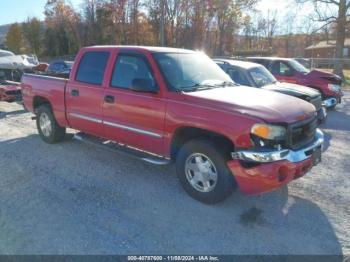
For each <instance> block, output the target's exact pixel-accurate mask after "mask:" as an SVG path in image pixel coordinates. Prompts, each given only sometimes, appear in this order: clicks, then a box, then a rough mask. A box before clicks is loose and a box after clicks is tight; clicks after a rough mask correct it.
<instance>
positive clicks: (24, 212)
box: [0, 92, 350, 255]
mask: <svg viewBox="0 0 350 262" xmlns="http://www.w3.org/2000/svg"><path fill="white" fill-rule="evenodd" d="M30 116H31V115H30V114H29V113H25V112H24V111H23V110H22V108H21V106H19V105H17V104H7V103H0V254H131V253H137V254H184V253H185V254H344V255H345V254H347V255H349V254H350V208H349V203H350V161H349V159H350V150H349V148H350V138H349V137H350V92H347V93H346V97H345V98H344V103H343V104H342V105H341V106H339V107H338V108H337V111H334V112H330V115H329V119H328V123H327V124H326V125H324V126H323V130H324V132H325V134H326V144H325V153H324V155H323V162H322V163H321V164H320V165H319V166H317V167H315V168H314V169H313V170H312V172H311V173H310V174H308V175H307V176H306V177H304V178H301V179H299V180H297V181H294V182H292V183H291V184H290V185H289V186H288V187H284V188H282V189H280V190H278V191H276V192H273V193H269V194H265V195H262V196H254V197H247V196H244V195H242V194H240V193H239V192H236V193H234V195H233V196H232V197H231V198H229V199H228V200H227V201H226V202H224V203H221V204H218V205H215V206H207V205H204V204H201V203H199V202H196V201H195V200H192V199H191V198H190V197H188V196H187V195H186V194H185V193H184V191H183V190H182V188H181V186H180V184H179V183H178V181H177V179H176V176H175V170H174V166H166V167H158V166H152V165H149V164H147V163H143V162H141V161H137V160H135V159H132V158H129V157H126V156H124V155H121V154H117V153H112V152H109V151H105V150H103V149H98V148H94V147H93V146H89V145H87V144H83V143H81V142H78V141H75V140H70V139H67V140H66V141H65V142H63V143H61V144H57V145H47V144H44V143H43V142H42V141H41V140H40V138H39V137H38V135H37V132H36V128H35V123H34V122H33V121H31V120H30Z"/></svg>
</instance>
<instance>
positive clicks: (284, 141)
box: [22, 46, 323, 203]
mask: <svg viewBox="0 0 350 262" xmlns="http://www.w3.org/2000/svg"><path fill="white" fill-rule="evenodd" d="M22 90H23V100H24V106H25V107H26V108H27V109H28V110H30V111H32V112H34V113H35V114H36V121H37V127H38V131H39V134H40V136H41V138H42V139H43V140H44V141H45V142H47V143H55V142H58V141H60V140H62V139H63V137H64V135H65V130H66V129H65V128H66V127H70V128H73V129H77V130H80V131H82V132H83V134H82V133H80V134H78V137H80V138H82V139H89V140H90V141H92V140H94V141H99V140H102V141H104V143H103V144H105V145H106V144H109V145H110V146H113V147H114V146H115V148H118V149H125V150H127V152H128V153H131V152H132V153H134V154H137V155H138V156H141V157H140V158H142V159H143V160H146V161H148V162H152V163H158V164H164V163H170V162H171V161H172V160H174V161H175V162H176V169H177V174H178V177H179V180H180V182H181V184H182V186H183V187H184V189H185V190H186V191H187V192H188V193H189V194H190V195H191V196H192V197H194V198H195V199H197V200H200V201H202V202H205V203H216V202H219V201H222V200H223V199H225V198H226V197H227V196H228V195H229V194H230V193H231V192H232V191H233V189H235V188H236V187H239V189H240V190H241V191H242V192H243V193H246V194H259V193H263V192H268V191H271V190H273V189H276V188H279V187H281V186H283V185H285V184H287V183H288V182H290V181H292V180H293V179H296V178H299V177H301V176H303V175H304V174H305V173H307V172H308V171H309V170H310V169H311V167H312V166H313V165H315V164H317V163H318V162H319V161H320V159H321V147H322V143H323V134H322V132H321V131H320V130H318V129H317V117H316V112H315V108H314V106H313V105H311V104H310V103H307V102H305V101H303V100H301V99H297V98H294V97H291V96H288V95H284V94H279V93H275V92H270V91H266V90H259V89H255V88H250V87H239V86H234V83H233V82H232V80H231V79H230V78H229V76H228V75H226V73H225V72H223V71H222V70H221V69H220V68H219V67H218V66H217V65H216V64H215V63H214V62H213V61H212V60H211V59H210V58H208V57H207V56H206V55H204V54H202V53H199V52H194V51H189V50H182V49H171V48H160V47H132V46H100V47H98V46H97V47H88V48H83V49H81V51H80V52H79V54H78V56H77V58H76V61H75V63H74V65H73V68H72V71H71V74H70V79H62V78H55V77H49V76H35V75H24V76H23V78H22ZM92 136H93V137H92ZM110 141H113V142H110ZM155 180H156V177H155Z"/></svg>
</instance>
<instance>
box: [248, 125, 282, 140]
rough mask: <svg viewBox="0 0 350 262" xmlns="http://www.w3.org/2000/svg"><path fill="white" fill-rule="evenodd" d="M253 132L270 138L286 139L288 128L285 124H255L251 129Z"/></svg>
mask: <svg viewBox="0 0 350 262" xmlns="http://www.w3.org/2000/svg"><path fill="white" fill-rule="evenodd" d="M251 133H252V134H253V135H255V136H258V137H261V138H264V139H268V140H284V139H285V138H286V135H287V130H286V128H285V127H283V126H275V125H268V124H255V125H254V126H253V127H252V129H251Z"/></svg>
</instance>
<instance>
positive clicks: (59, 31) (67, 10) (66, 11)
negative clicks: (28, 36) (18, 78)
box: [44, 0, 82, 56]
mask: <svg viewBox="0 0 350 262" xmlns="http://www.w3.org/2000/svg"><path fill="white" fill-rule="evenodd" d="M45 15H46V19H45V25H46V30H45V38H44V39H45V41H44V42H45V46H46V51H45V53H46V55H49V56H61V55H67V54H75V53H76V52H77V51H78V50H79V48H80V47H81V45H82V42H81V39H80V35H79V29H80V28H79V24H80V21H81V17H80V15H79V14H77V13H76V12H75V11H74V9H73V7H71V6H69V5H67V4H66V3H65V1H64V0H48V1H47V3H46V5H45Z"/></svg>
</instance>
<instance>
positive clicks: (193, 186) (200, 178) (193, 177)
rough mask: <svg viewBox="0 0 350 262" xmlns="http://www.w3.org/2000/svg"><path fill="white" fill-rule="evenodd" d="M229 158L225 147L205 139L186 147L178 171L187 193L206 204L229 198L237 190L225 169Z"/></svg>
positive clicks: (233, 180)
mask: <svg viewBox="0 0 350 262" xmlns="http://www.w3.org/2000/svg"><path fill="white" fill-rule="evenodd" d="M227 155H229V154H227V152H225V150H223V149H222V147H219V146H218V145H216V144H214V143H212V142H210V141H208V140H205V139H196V140H191V141H189V142H187V143H186V144H185V145H183V146H182V148H181V149H180V151H179V153H178V155H177V159H176V170H177V174H178V177H179V180H180V182H181V184H182V186H183V188H184V189H185V191H186V192H187V193H188V194H189V195H190V196H191V197H193V198H194V199H196V200H198V201H201V202H203V203H206V204H214V203H218V202H221V201H223V200H224V199H226V198H227V197H228V196H229V195H230V194H231V193H232V192H233V189H234V188H235V187H236V183H235V179H234V177H233V175H232V174H231V172H230V170H229V169H228V168H227V166H226V162H227V160H228V156H227Z"/></svg>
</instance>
